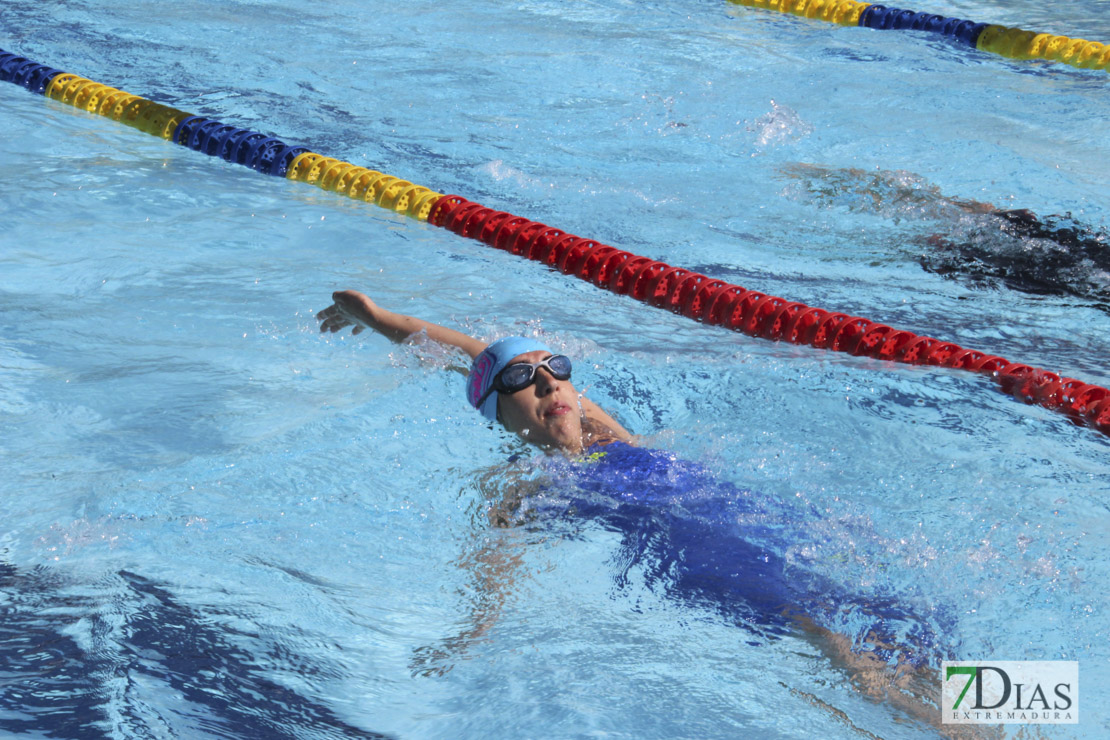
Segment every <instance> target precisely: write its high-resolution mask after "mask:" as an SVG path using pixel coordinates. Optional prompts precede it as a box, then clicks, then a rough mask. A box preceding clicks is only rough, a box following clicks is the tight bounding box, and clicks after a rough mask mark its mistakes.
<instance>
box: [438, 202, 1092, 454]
mask: <svg viewBox="0 0 1110 740" xmlns="http://www.w3.org/2000/svg"><path fill="white" fill-rule="evenodd" d="M428 223H430V224H433V225H435V226H439V227H441V228H445V229H448V230H450V231H453V232H455V233H456V234H459V235H460V236H466V237H470V238H471V239H477V240H478V241H481V242H483V243H485V244H488V245H489V246H491V247H494V248H496V249H500V250H502V251H505V252H510V253H512V254H515V255H519V256H521V257H527V258H528V259H530V260H534V261H536V262H541V263H543V264H545V265H549V266H551V267H554V268H555V269H557V270H559V271H560V272H562V273H563V274H565V275H573V276H575V277H577V278H580V279H582V280H586V281H588V282H591V283H593V284H594V285H596V286H598V287H600V288H605V289H607V290H610V291H612V292H614V293H617V294H619V295H628V296H631V297H633V298H635V299H636V300H639V301H643V302H645V303H648V304H650V305H652V306H656V307H658V308H665V309H667V310H670V311H672V312H674V313H680V314H682V315H683V316H687V317H689V318H691V319H694V320H696V321H701V322H704V323H706V324H712V325H714V326H723V327H725V328H727V329H732V330H733V331H739V332H743V333H744V334H749V335H751V336H753V337H761V338H763V339H770V340H774V341H784V342H791V343H793V344H807V345H810V346H812V347H816V348H818V349H829V350H835V351H839V352H846V353H848V354H851V355H857V356H861V357H871V358H874V359H877V360H888V361H891V362H902V363H906V364H910V365H934V366H937V367H947V368H953V369H960V370H969V371H971V372H976V373H980V374H983V375H987V376H990V377H992V378H993V379H994V380H995V382H997V383H998V384H999V385H1000V386H1001V387H1002V389H1003V391H1005V392H1006V393H1009V394H1011V395H1013V396H1015V397H1017V398H1020V399H1021V400H1023V401H1025V402H1026V403H1030V404H1038V405H1040V406H1044V407H1045V408H1048V409H1052V410H1053V411H1059V412H1062V413H1064V414H1067V415H1068V416H1070V417H1071V418H1072V419H1073V420H1074V421H1076V422H1077V423H1082V424H1088V425H1090V426H1092V427H1094V428H1095V429H1097V430H1099V431H1100V432H1102V433H1104V434H1110V390H1107V389H1106V388H1103V387H1101V386H1097V385H1091V384H1088V383H1084V382H1083V381H1081V380H1076V379H1075V378H1061V377H1060V376H1059V375H1058V374H1056V373H1052V372H1049V371H1047V370H1042V369H1041V368H1035V367H1032V366H1030V365H1023V364H1020V363H1015V362H1010V361H1009V360H1007V359H1005V358H1004V357H998V356H996V355H990V354H987V353H985V352H979V351H978V350H973V349H965V348H964V347H961V346H959V345H958V344H953V343H952V342H944V341H941V340H939V339H934V338H932V337H922V336H918V335H917V334H914V333H913V332H909V331H904V330H901V329H894V328H892V327H890V326H887V325H886V324H880V323H877V322H874V321H871V320H869V319H865V318H862V317H860V316H850V315H848V314H846V313H836V312H830V311H825V310H824V309H820V308H813V307H812V306H807V305H805V304H804V303H798V302H796V301H788V300H786V299H784V298H779V297H777V296H772V295H767V294H766V293H760V292H759V291H756V290H748V289H746V288H742V287H740V286H739V285H732V284H730V283H726V282H724V281H721V280H713V279H711V278H709V277H706V276H705V275H701V274H698V273H695V272H691V271H689V270H685V269H683V268H681V267H671V266H670V265H668V264H666V263H665V262H658V261H656V260H651V259H648V258H647V257H640V256H637V255H634V254H632V253H630V252H624V251H621V250H619V249H616V248H615V247H611V246H609V245H607V244H601V243H600V242H596V241H594V240H592V239H584V238H582V237H579V236H575V235H573V234H568V233H566V232H565V231H562V230H560V229H555V228H552V227H550V226H548V225H546V224H542V223H539V222H538V221H529V220H528V219H526V218H522V217H520V216H514V215H512V214H511V213H506V212H504V211H495V210H493V209H492V208H486V207H485V206H483V205H481V204H479V203H472V202H470V201H468V200H466V199H465V198H462V197H460V196H458V195H445V196H443V197H442V198H440V199H439V200H437V201H436V202H435V204H434V205H433V206H432V209H431V212H430V213H429V214H428Z"/></svg>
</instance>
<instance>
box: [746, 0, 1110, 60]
mask: <svg viewBox="0 0 1110 740" xmlns="http://www.w3.org/2000/svg"><path fill="white" fill-rule="evenodd" d="M729 2H731V3H733V4H736V5H744V6H746V7H749V8H761V9H763V10H775V11H778V12H780V13H788V14H791V15H797V16H802V17H804V18H814V19H817V20H823V21H828V22H830V23H837V24H840V25H842V26H862V27H864V28H872V29H875V30H881V31H887V30H913V31H927V32H930V33H938V34H941V35H942V36H946V37H948V38H951V39H954V40H956V41H959V42H961V43H963V44H965V45H967V46H973V47H975V48H976V49H978V50H979V51H987V52H991V53H992V54H998V55H1000V56H1004V57H1007V58H1009V59H1021V60H1029V59H1045V60H1048V61H1051V62H1060V63H1062V64H1068V65H1071V66H1073V67H1078V68H1080V69H1101V70H1105V71H1110V45H1107V44H1103V43H1100V42H1098V41H1087V40H1085V39H1073V38H1069V37H1067V36H1057V35H1055V34H1050V33H1039V32H1036V31H1025V30H1022V29H1020V28H1009V27H1008V26H999V25H993V24H989V23H975V22H974V21H965V20H961V19H959V18H946V17H944V16H941V15H935V14H932V13H919V12H916V11H913V10H903V9H901V8H892V7H888V6H886V5H874V4H870V3H861V2H855V0H729Z"/></svg>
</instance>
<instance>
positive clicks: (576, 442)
mask: <svg viewBox="0 0 1110 740" xmlns="http://www.w3.org/2000/svg"><path fill="white" fill-rule="evenodd" d="M548 357H551V353H550V352H547V351H544V350H536V351H535V352H526V353H524V354H522V355H517V356H516V357H514V358H513V359H512V361H511V362H510V363H509V364H510V365H515V364H516V363H518V362H527V363H529V364H531V363H535V362H541V361H542V360H546V359H547V358H548ZM497 396H498V400H497V410H498V413H499V414H500V418H501V423H502V424H504V425H505V428H506V429H508V430H509V431H510V432H515V433H516V434H518V435H520V438H521V439H523V440H524V441H525V442H531V443H532V444H535V445H539V446H540V447H556V448H559V449H562V450H566V451H568V452H578V451H579V450H581V449H582V419H581V416H580V412H579V410H578V391H577V390H575V388H574V386H573V385H571V383H570V380H558V379H556V378H555V377H554V376H552V374H551V373H550V372H548V370H547V368H545V367H539V368H536V376H535V379H534V382H533V383H532V385H530V386H528V387H527V388H522V389H520V390H519V391H517V392H516V393H505V392H504V391H501V392H499V393H498V394H497Z"/></svg>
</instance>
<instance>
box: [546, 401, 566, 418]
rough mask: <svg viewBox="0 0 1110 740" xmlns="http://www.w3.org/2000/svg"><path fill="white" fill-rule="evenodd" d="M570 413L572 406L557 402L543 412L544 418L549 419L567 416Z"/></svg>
mask: <svg viewBox="0 0 1110 740" xmlns="http://www.w3.org/2000/svg"><path fill="white" fill-rule="evenodd" d="M569 413H570V406H568V405H567V404H565V403H561V402H560V403H556V404H554V405H552V406H551V408H549V409H547V410H546V411H544V412H543V418H545V419H547V418H550V417H554V416H565V415H566V414H569Z"/></svg>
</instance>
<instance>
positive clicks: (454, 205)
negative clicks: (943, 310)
mask: <svg viewBox="0 0 1110 740" xmlns="http://www.w3.org/2000/svg"><path fill="white" fill-rule="evenodd" d="M0 80H6V81H8V82H13V83H15V84H18V85H21V86H23V87H25V88H27V89H28V90H31V91H33V92H38V93H41V94H43V95H45V96H47V97H49V98H51V99H53V100H58V101H60V102H62V103H67V104H69V105H72V106H74V107H77V108H81V109H82V110H86V111H88V112H90V113H95V114H97V115H101V116H106V117H108V118H111V119H112V120H114V121H119V122H120V123H123V124H126V125H128V126H132V127H133V128H137V129H139V130H140V131H143V132H145V133H148V134H151V135H153V136H158V137H160V138H162V139H165V140H168V141H173V142H175V143H178V144H181V145H183V146H188V147H189V148H191V149H193V150H195V151H199V152H203V153H205V154H208V155H209V156H219V157H220V158H222V159H224V160H226V161H228V162H234V163H236V164H240V165H244V166H247V167H251V168H252V169H255V170H256V171H259V172H263V173H266V174H270V175H274V176H278V177H286V178H288V179H292V180H298V181H300V182H305V183H309V184H312V185H316V186H317V187H320V188H323V189H325V190H331V191H332V192H336V193H340V194H343V195H346V196H348V197H351V198H355V199H358V200H365V201H368V202H371V203H374V204H375V205H378V206H380V207H382V208H388V209H390V210H393V211H395V212H398V213H403V214H405V215H407V216H409V217H411V218H414V219H417V220H420V221H426V222H427V223H429V224H431V225H433V226H438V227H441V228H446V229H448V230H450V231H453V232H455V233H456V234H459V235H460V236H464V237H468V238H471V239H476V240H479V241H481V242H483V243H485V244H487V245H489V246H491V247H494V248H497V249H501V250H504V251H507V252H510V253H512V254H515V255H518V256H521V257H526V258H527V259H531V260H534V261H538V262H541V263H543V264H546V265H548V266H549V267H553V268H555V269H557V270H559V271H560V272H562V273H564V274H566V275H574V276H576V277H578V278H580V279H583V280H588V281H590V282H592V283H593V284H594V285H596V286H598V287H601V288H605V289H607V290H610V291H612V292H614V293H617V294H619V295H628V296H631V297H633V298H636V299H637V300H640V301H644V302H646V303H649V304H651V305H653V306H656V307H659V308H665V309H669V310H671V311H673V312H675V313H681V314H683V315H684V316H687V317H689V318H692V319H694V320H696V321H700V322H703V323H707V324H711V325H715V326H722V327H725V328H727V329H732V330H734V331H739V332H743V333H745V334H748V335H751V336H755V337H761V338H764V339H770V340H774V341H787V342H791V343H794V344H807V345H810V346H812V347H815V348H817V349H829V350H836V351H840V352H847V353H849V354H853V355H857V356H866V357H871V358H874V359H878V360H888V361H892V362H901V363H906V364H913V365H935V366H940V367H946V368H951V369H961V370H968V371H972V372H978V373H983V374H986V375H988V376H990V377H991V378H993V379H994V380H995V382H997V383H998V384H999V385H1000V386H1001V387H1002V389H1003V390H1004V391H1006V392H1008V393H1010V394H1012V395H1014V396H1016V397H1018V398H1020V399H1022V400H1024V401H1025V402H1026V403H1032V404H1038V405H1040V406H1043V407H1045V408H1048V409H1052V410H1053V411H1058V412H1061V413H1064V414H1067V415H1068V416H1070V417H1071V418H1072V419H1073V420H1074V421H1075V422H1077V423H1082V424H1087V425H1090V426H1092V427H1094V428H1095V429H1097V430H1099V431H1101V432H1103V433H1104V434H1110V390H1107V389H1106V388H1103V387H1101V386H1097V385H1094V384H1090V383H1085V382H1083V381H1081V380H1078V379H1076V378H1068V377H1061V376H1060V375H1058V374H1057V373H1052V372H1049V371H1047V370H1043V369H1041V368H1037V367H1033V366H1030V365H1026V364H1022V363H1016V362H1010V361H1009V360H1007V359H1005V358H1002V357H999V356H996V355H991V354H989V353H985V352H980V351H978V350H971V349H966V348H964V347H961V346H959V345H957V344H953V343H952V342H944V341H941V340H938V339H935V338H932V337H924V336H919V335H917V334H915V333H913V332H909V331H905V330H899V329H895V328H892V327H890V326H887V325H886V324H879V323H877V322H874V321H871V320H869V319H865V318H862V317H859V316H851V315H849V314H846V313H839V312H831V311H826V310H824V309H820V308H814V307H812V306H807V305H805V304H804V303H799V302H796V301H787V300H786V299H784V298H779V297H777V296H771V295H767V294H765V293H761V292H759V291H756V290H748V289H746V288H742V287H740V286H738V285H733V284H731V283H726V282H724V281H722V280H714V279H712V278H709V277H707V276H705V275H702V274H700V273H695V272H692V271H690V270H686V269H684V268H680V267H672V266H670V265H668V264H666V263H664V262H660V261H658V260H652V259H649V258H647V257H641V256H638V255H634V254H632V253H631V252H624V251H621V250H619V249H616V248H615V247H611V246H609V245H607V244H603V243H601V242H598V241H595V240H593V239H584V238H582V237H578V236H575V235H573V234H568V233H567V232H565V231H563V230H561V229H556V228H552V227H550V226H547V225H546V224H542V223H540V222H538V221H531V220H529V219H526V218H523V217H521V216H515V215H513V214H511V213H508V212H506V211H496V210H494V209H492V208H487V207H485V206H483V205H481V204H480V203H473V202H471V201H468V200H467V199H465V198H463V197H461V196H458V195H441V194H440V193H436V192H434V191H432V190H429V189H428V188H425V187H422V186H419V185H414V184H412V183H411V182H408V181H407V180H402V179H400V178H396V177H393V176H392V175H386V174H383V173H381V172H378V171H377V170H370V169H367V168H365V167H358V166H356V165H353V164H351V163H349V162H344V161H341V160H338V159H334V158H331V157H325V156H323V155H320V154H316V153H314V152H311V151H309V150H308V149H307V148H306V147H301V146H294V145H290V144H286V143H285V142H284V141H281V140H280V139H276V138H274V137H270V136H266V135H265V134H262V133H259V132H257V131H250V130H248V129H240V128H236V127H234V126H230V125H228V124H225V123H221V122H220V121H215V120H212V119H209V118H204V117H201V116H195V115H192V114H190V113H187V112H185V111H181V110H178V109H176V108H171V107H169V106H166V105H162V104H160V103H155V102H153V101H151V100H148V99H146V98H142V97H140V96H138V95H132V94H131V93H128V92H125V91H123V90H118V89H116V88H113V87H109V86H106V85H102V84H100V83H97V82H93V81H92V80H89V79H86V78H84V77H79V76H78V75H74V74H69V73H64V72H61V71H59V70H55V69H52V68H50V67H46V66H45V65H41V64H38V63H36V62H32V61H30V60H27V59H25V58H23V57H19V56H17V55H15V54H12V53H10V52H5V51H3V50H0Z"/></svg>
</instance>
